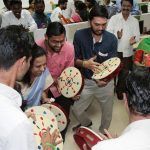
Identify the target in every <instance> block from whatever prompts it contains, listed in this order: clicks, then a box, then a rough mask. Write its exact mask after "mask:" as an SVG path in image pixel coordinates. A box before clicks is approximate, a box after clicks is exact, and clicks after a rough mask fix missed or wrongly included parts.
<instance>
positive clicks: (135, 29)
mask: <svg viewBox="0 0 150 150" xmlns="http://www.w3.org/2000/svg"><path fill="white" fill-rule="evenodd" d="M121 29H123V35H122V38H121V39H118V52H123V57H130V56H132V55H133V47H132V45H130V43H129V40H130V38H131V37H132V36H135V39H136V41H139V38H140V30H139V23H138V20H137V19H136V18H134V17H133V16H131V15H129V17H128V19H127V20H124V18H123V16H122V13H120V14H117V15H114V16H112V17H111V18H110V20H109V22H108V26H107V30H108V31H109V32H111V33H113V34H115V35H116V37H117V31H121Z"/></svg>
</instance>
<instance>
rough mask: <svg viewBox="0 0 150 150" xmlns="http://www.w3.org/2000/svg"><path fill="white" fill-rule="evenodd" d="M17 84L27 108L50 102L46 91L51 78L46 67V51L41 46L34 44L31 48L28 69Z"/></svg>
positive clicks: (51, 81)
mask: <svg viewBox="0 0 150 150" xmlns="http://www.w3.org/2000/svg"><path fill="white" fill-rule="evenodd" d="M19 84H20V85H21V93H22V96H23V100H24V102H25V105H26V107H27V108H29V107H32V106H38V105H41V104H42V103H50V102H51V99H50V98H48V96H47V92H48V90H49V87H50V86H51V85H52V84H53V78H52V76H51V74H50V72H49V71H48V69H47V68H46V52H45V51H44V50H43V49H42V48H41V47H39V46H37V45H35V46H34V48H33V49H32V59H31V63H30V68H29V71H28V72H27V73H26V75H25V76H24V78H23V80H22V81H21V82H20V83H19Z"/></svg>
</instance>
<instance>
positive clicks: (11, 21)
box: [1, 9, 37, 32]
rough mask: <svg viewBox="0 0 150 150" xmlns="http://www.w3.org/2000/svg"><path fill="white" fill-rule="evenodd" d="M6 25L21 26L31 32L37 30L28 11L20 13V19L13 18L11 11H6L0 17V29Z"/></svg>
mask: <svg viewBox="0 0 150 150" xmlns="http://www.w3.org/2000/svg"><path fill="white" fill-rule="evenodd" d="M8 25H23V26H24V27H25V28H27V29H29V31H30V32H33V31H35V30H36V29H37V24H36V23H35V21H34V19H33V18H32V16H31V14H30V13H29V11H28V10H24V9H23V10H22V11H21V18H20V19H18V18H16V17H15V15H14V14H13V12H12V11H7V12H5V13H4V14H3V15H2V25H1V27H6V26H8Z"/></svg>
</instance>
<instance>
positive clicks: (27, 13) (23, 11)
mask: <svg viewBox="0 0 150 150" xmlns="http://www.w3.org/2000/svg"><path fill="white" fill-rule="evenodd" d="M21 13H22V14H26V15H31V14H30V12H29V11H28V10H26V9H22V11H21Z"/></svg>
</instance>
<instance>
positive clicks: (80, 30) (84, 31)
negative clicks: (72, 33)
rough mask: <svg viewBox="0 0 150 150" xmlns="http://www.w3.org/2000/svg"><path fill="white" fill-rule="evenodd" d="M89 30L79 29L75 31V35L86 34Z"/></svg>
mask: <svg viewBox="0 0 150 150" xmlns="http://www.w3.org/2000/svg"><path fill="white" fill-rule="evenodd" d="M89 30H90V28H84V29H79V30H77V31H76V34H86V33H88V32H89Z"/></svg>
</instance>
